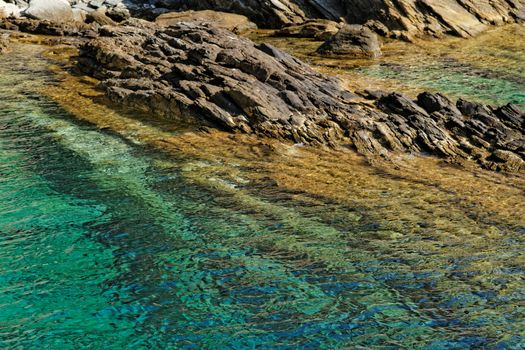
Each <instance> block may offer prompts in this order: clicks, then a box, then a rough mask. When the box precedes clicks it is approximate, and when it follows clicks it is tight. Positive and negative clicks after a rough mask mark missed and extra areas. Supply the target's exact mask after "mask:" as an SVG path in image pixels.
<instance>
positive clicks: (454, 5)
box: [128, 0, 525, 38]
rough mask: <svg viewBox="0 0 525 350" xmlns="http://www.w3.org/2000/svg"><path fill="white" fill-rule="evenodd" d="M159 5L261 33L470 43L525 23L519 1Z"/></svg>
mask: <svg viewBox="0 0 525 350" xmlns="http://www.w3.org/2000/svg"><path fill="white" fill-rule="evenodd" d="M128 3H130V4H133V7H134V8H135V9H136V10H135V12H136V11H137V10H142V13H143V14H144V13H147V12H148V11H152V10H151V9H150V8H148V7H146V6H145V5H144V4H143V1H140V0H130V1H129V2H128ZM159 3H160V6H162V7H164V8H169V9H174V10H177V11H183V10H215V11H224V12H231V13H237V14H242V15H245V16H247V17H248V18H250V19H251V20H252V21H254V22H255V23H257V25H259V26H260V27H264V28H282V27H285V26H290V25H301V24H302V23H304V22H305V21H306V20H308V19H328V20H333V21H337V22H339V21H340V19H341V18H343V19H344V20H346V22H347V23H351V24H365V23H367V22H369V21H375V23H376V24H379V25H380V26H381V27H383V26H384V27H385V28H387V30H386V31H385V30H381V31H382V32H383V33H385V34H392V35H393V36H395V37H400V38H410V37H411V36H412V35H433V36H440V35H443V34H454V35H458V36H461V37H471V36H474V35H476V34H478V33H479V32H480V31H482V30H484V29H485V28H487V26H488V25H489V24H495V25H499V24H503V23H509V22H514V21H518V20H520V21H522V20H524V18H525V16H524V15H523V14H524V13H525V1H524V0H512V1H508V0H491V1H487V0H468V1H463V0H420V1H389V0H374V1H370V0H310V1H304V0H271V1H259V0H237V1H230V0H207V1H202V0H163V1H161V2H159ZM136 13H137V14H140V13H139V12H136ZM375 27H377V25H376V26H375ZM377 28H379V27H377Z"/></svg>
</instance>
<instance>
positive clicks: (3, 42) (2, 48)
mask: <svg viewBox="0 0 525 350" xmlns="http://www.w3.org/2000/svg"><path fill="white" fill-rule="evenodd" d="M8 48H9V39H8V38H7V37H5V36H3V35H2V36H0V54H1V53H3V52H6V51H7V50H8Z"/></svg>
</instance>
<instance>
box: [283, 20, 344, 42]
mask: <svg viewBox="0 0 525 350" xmlns="http://www.w3.org/2000/svg"><path fill="white" fill-rule="evenodd" d="M342 26H343V25H342V24H340V23H337V22H334V21H330V20H323V19H315V20H308V21H306V22H305V23H303V24H299V25H292V26H288V27H284V28H282V29H280V30H278V31H276V32H275V33H274V35H275V36H285V37H297V38H312V39H316V40H323V41H324V40H328V39H329V38H331V37H332V36H333V35H335V34H337V32H338V31H339V29H341V27H342Z"/></svg>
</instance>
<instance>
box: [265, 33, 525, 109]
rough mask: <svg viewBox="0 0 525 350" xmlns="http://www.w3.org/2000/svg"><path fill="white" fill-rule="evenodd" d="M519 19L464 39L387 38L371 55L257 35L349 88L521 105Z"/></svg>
mask: <svg viewBox="0 0 525 350" xmlns="http://www.w3.org/2000/svg"><path fill="white" fill-rule="evenodd" d="M524 37H525V25H523V24H516V25H509V26H505V27H499V28H493V29H491V30H489V31H488V32H486V33H483V34H481V35H479V36H478V37H476V38H472V39H469V40H465V39H460V38H446V39H441V40H433V41H429V40H427V41H420V42H418V43H417V44H409V43H402V42H397V41H396V42H390V43H386V44H385V45H384V46H383V53H384V55H383V57H381V58H379V59H376V60H355V59H345V58H344V57H341V58H339V59H331V58H323V57H319V56H316V55H312V53H313V52H315V50H316V48H317V47H318V46H319V45H320V43H319V42H312V41H308V40H297V39H293V40H286V39H282V38H268V37H265V38H262V39H261V38H257V40H261V41H271V42H272V43H273V44H275V45H277V46H279V47H281V48H282V49H284V50H286V51H291V52H293V53H294V54H296V55H299V56H301V58H303V59H305V60H307V61H310V62H312V63H313V64H315V65H317V66H318V67H319V68H320V69H321V70H323V71H326V72H328V73H329V74H337V75H340V76H342V77H344V78H346V81H347V83H348V84H349V85H350V87H352V88H354V89H363V88H369V89H372V90H374V89H384V90H387V91H400V92H404V93H407V94H409V95H413V96H415V95H416V94H418V93H420V92H422V91H437V92H441V93H445V94H446V95H448V96H451V97H453V98H465V99H469V100H474V101H480V102H485V103H491V104H506V103H509V102H512V103H516V104H518V105H520V106H521V107H522V108H523V109H525V40H524V39H523V38H524Z"/></svg>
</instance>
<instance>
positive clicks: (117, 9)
mask: <svg viewBox="0 0 525 350" xmlns="http://www.w3.org/2000/svg"><path fill="white" fill-rule="evenodd" d="M106 15H107V16H108V17H109V18H111V19H112V20H114V21H116V22H122V21H125V20H127V19H128V18H130V17H131V13H130V12H129V10H128V9H127V8H126V7H124V6H113V7H110V8H109V9H108V10H107V11H106Z"/></svg>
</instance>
